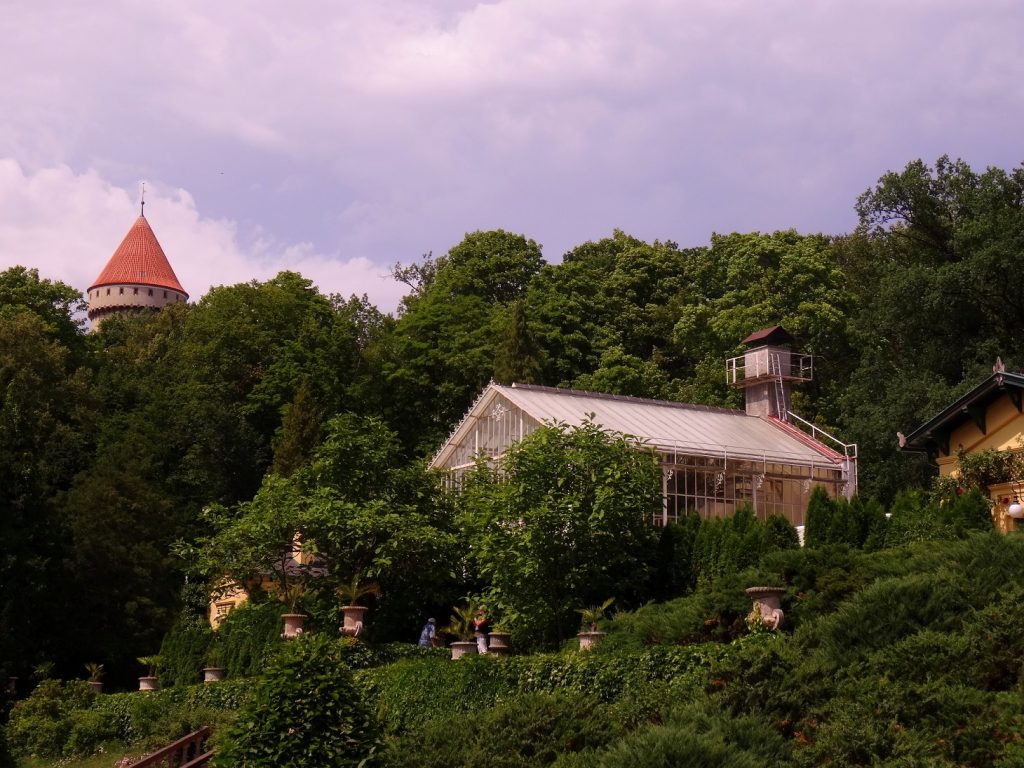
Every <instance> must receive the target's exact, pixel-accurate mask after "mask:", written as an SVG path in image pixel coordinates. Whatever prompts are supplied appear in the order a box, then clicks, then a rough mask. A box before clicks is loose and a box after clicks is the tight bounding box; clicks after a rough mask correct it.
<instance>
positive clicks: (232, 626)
mask: <svg viewBox="0 0 1024 768" xmlns="http://www.w3.org/2000/svg"><path fill="white" fill-rule="evenodd" d="M283 611H284V608H283V607H282V606H281V604H280V603H254V602H248V603H244V604H243V605H240V606H239V607H238V608H235V609H234V610H233V611H231V613H229V614H228V615H227V617H226V618H225V619H224V621H223V622H221V625H220V626H219V627H218V628H217V640H218V642H219V644H220V649H221V659H222V666H223V667H224V668H225V669H227V672H228V676H229V677H252V676H253V675H258V674H259V673H260V671H261V670H262V669H263V668H264V666H265V665H266V664H267V662H268V661H269V660H270V658H271V657H272V656H273V655H274V654H275V653H276V652H277V650H278V649H279V648H280V647H281V644H282V641H281V628H282V623H281V613H282V612H283Z"/></svg>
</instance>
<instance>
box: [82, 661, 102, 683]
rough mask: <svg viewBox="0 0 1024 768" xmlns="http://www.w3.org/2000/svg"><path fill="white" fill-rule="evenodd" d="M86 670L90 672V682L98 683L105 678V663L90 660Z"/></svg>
mask: <svg viewBox="0 0 1024 768" xmlns="http://www.w3.org/2000/svg"><path fill="white" fill-rule="evenodd" d="M85 671H86V672H88V673H89V682H90V683H98V682H99V681H100V680H102V679H103V665H102V664H99V663H97V662H95V661H90V662H88V663H87V664H86V665H85Z"/></svg>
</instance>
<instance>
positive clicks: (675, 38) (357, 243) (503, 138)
mask: <svg viewBox="0 0 1024 768" xmlns="http://www.w3.org/2000/svg"><path fill="white" fill-rule="evenodd" d="M1022 24H1024V5H1022V4H1020V3H1019V2H1017V0H992V2H987V3H983V4H978V3H967V2H964V1H963V0H927V1H926V0H863V1H862V2H857V3H854V2H849V0H846V1H843V0H817V1H816V2H814V3H807V2H806V1H805V0H773V2H770V3H765V2H762V1H759V0H687V2H675V1H673V0H649V1H647V2H642V3H637V2H629V1H628V0H560V2H557V3H556V2H551V1H550V0H497V1H496V2H473V1H472V0H378V1H377V2H373V3H337V2H334V1H333V0H308V2H303V3H300V4H294V3H293V4H282V3H277V2H272V1H271V0H250V1H249V2H245V3H241V2H238V0H223V1H222V2H218V3H211V2H208V0H175V1H174V2H172V1H171V0H153V1H152V2H147V3H138V2H130V1H129V0H112V2H111V3H108V4H102V5H100V6H96V5H95V4H93V5H82V4H74V3H66V2H62V0H33V1H32V2H29V0H12V1H11V2H9V3H8V4H7V6H6V7H5V13H4V14H3V15H0V36H2V37H3V39H4V40H5V45H4V46H2V47H0V67H2V68H3V69H4V71H6V72H11V73H15V72H16V73H18V75H17V76H16V77H14V76H12V77H7V78H2V79H0V111H2V112H3V114H4V118H5V119H4V120H3V121H0V157H9V158H13V159H14V161H15V162H16V163H17V164H18V165H19V166H20V168H21V169H22V173H23V174H24V175H25V176H26V178H35V177H37V176H38V175H39V174H44V173H46V172H48V171H52V170H53V169H59V168H61V167H66V168H67V169H68V171H69V172H70V173H71V175H72V176H74V177H75V178H79V179H88V177H89V175H90V174H95V175H97V178H98V180H99V181H98V189H97V191H98V192H99V193H101V194H102V193H103V189H102V186H103V183H104V182H105V183H106V184H107V185H109V186H110V187H112V188H113V189H114V190H115V191H116V190H132V189H134V184H135V182H136V180H137V179H139V178H149V179H152V180H154V181H156V180H159V182H160V185H158V188H157V189H156V190H155V191H157V192H158V193H159V192H160V191H161V190H167V192H166V194H167V197H168V201H167V202H168V204H169V205H171V204H172V203H174V194H173V190H174V189H176V188H182V189H187V190H189V193H190V194H191V195H192V196H193V198H194V200H195V201H196V202H193V203H192V210H193V213H194V215H195V216H196V222H204V223H209V224H210V226H211V227H213V228H218V227H223V228H225V229H226V230H228V231H230V230H231V227H233V228H234V231H233V235H231V236H230V237H229V239H228V241H227V242H228V243H229V244H231V245H232V246H233V248H234V249H235V251H239V252H242V253H244V259H242V260H241V261H240V263H241V264H244V265H245V267H244V268H243V269H241V270H239V271H243V272H244V271H245V270H246V269H249V270H252V269H256V268H258V267H260V266H261V265H262V262H261V261H260V259H262V258H263V252H262V251H261V250H260V249H259V248H258V247H256V241H258V240H260V239H262V240H264V241H266V242H267V243H273V245H270V246H268V247H269V248H270V251H271V252H273V254H274V259H283V258H287V257H284V256H281V254H284V253H286V252H287V250H288V248H289V247H292V246H295V245H297V244H302V243H306V244H308V249H309V252H310V253H312V254H319V256H315V257H313V258H315V259H319V260H320V261H321V262H322V263H323V264H324V265H335V264H350V265H352V266H351V269H353V270H356V266H355V265H357V264H361V263H363V262H362V261H360V260H364V261H365V262H366V263H367V264H377V265H380V266H378V267H376V269H377V270H382V269H383V267H384V265H387V264H390V263H394V262H395V261H399V260H400V261H406V262H407V261H409V260H410V259H414V258H417V257H418V256H419V255H420V254H422V253H424V252H426V251H433V252H435V253H439V252H443V251H445V250H447V249H448V248H450V247H451V246H452V245H454V244H455V243H457V242H458V241H459V240H460V239H461V237H462V235H463V234H464V233H465V232H467V231H472V230H475V229H485V228H490V227H503V228H506V229H512V230H515V231H519V232H523V233H525V234H527V235H528V236H530V237H532V238H534V239H536V240H537V241H539V242H542V243H544V244H545V254H546V256H547V257H548V258H550V259H557V258H558V257H559V256H560V255H561V254H562V253H563V252H564V251H565V250H568V249H569V248H571V247H573V246H574V245H576V244H578V243H580V242H582V241H584V240H586V239H589V238H593V237H600V236H602V235H606V234H608V233H610V232H611V230H612V228H614V227H620V228H622V229H625V230H626V231H629V232H630V233H631V234H634V235H637V236H639V237H643V238H648V239H652V238H655V237H659V238H667V239H672V240H676V241H678V242H680V243H681V244H683V245H699V244H702V243H706V242H707V240H708V238H709V236H710V234H711V232H713V231H733V230H738V231H749V230H753V229H761V230H772V229H781V228H787V227H796V228H798V229H801V230H803V231H826V232H833V233H838V232H842V231H847V230H848V229H850V228H851V227H852V226H853V224H854V223H855V221H854V216H853V213H852V207H853V203H854V201H855V199H856V197H857V195H858V194H859V193H861V192H862V191H864V189H866V188H867V187H868V186H870V185H871V184H872V183H873V182H874V181H875V180H876V179H877V178H878V177H879V176H880V175H882V173H884V172H885V171H886V170H890V169H898V168H901V167H902V166H903V165H905V164H906V163H907V162H908V161H910V160H913V159H916V158H919V157H920V158H924V159H925V160H929V161H932V160H934V159H935V158H936V157H938V156H939V155H940V154H943V153H949V154H951V155H953V156H959V157H963V158H964V159H965V160H967V161H968V162H970V163H972V164H974V165H976V166H984V165H988V164H993V165H1000V166H1001V167H1011V166H1014V165H1016V164H1017V163H1018V162H1019V160H1020V159H1021V158H1020V156H1019V155H1020V149H1019V146H1018V143H1017V142H1016V141H1015V140H1014V137H1013V132H1012V131H1009V130H1007V129H1006V126H1008V125H1016V124H1017V123H1019V122H1021V121H1022V120H1024V56H1021V55H1020V53H1019V48H1020V46H1019V44H1018V41H1017V37H1018V30H1019V29H1020V28H1021V26H1022ZM128 197H129V198H131V197H134V195H133V194H128ZM155 203H156V199H155V198H154V204H155ZM178 204H179V206H180V208H181V211H182V212H183V213H184V212H185V211H187V210H188V205H186V204H185V203H184V202H181V201H178ZM130 207H131V206H127V208H130ZM127 208H126V210H127ZM175 210H177V208H175ZM196 211H202V215H201V216H200V215H199V214H198V213H197V212H196ZM3 215H4V214H3V213H0V216H3ZM51 215H58V214H57V213H51ZM60 215H63V214H60ZM168 216H170V212H169V211H168ZM52 223H53V224H54V226H55V227H56V225H57V222H56V221H54V222H52ZM153 224H154V227H155V228H156V230H157V233H158V235H160V236H161V239H164V238H165V237H166V235H164V230H165V225H164V224H163V222H161V221H159V220H158V217H157V212H156V208H154V209H153ZM229 224H230V226H229ZM124 226H125V225H124V223H122V222H119V223H118V226H117V227H115V228H114V229H115V230H116V231H117V232H118V233H120V232H122V231H123V229H124ZM190 226H191V227H192V229H201V227H199V224H198V223H193V224H192V225H190ZM167 234H168V235H170V234H171V233H170V232H168V233H167ZM66 236H67V237H68V238H71V237H73V236H74V235H73V233H71V232H68V233H67V235H66ZM114 239H115V240H116V239H117V237H115V238H114ZM214 240H215V241H217V242H219V240H217V239H216V238H214ZM165 245H166V244H165ZM107 250H109V246H105V247H104V249H103V252H104V253H105V252H107ZM224 259H226V260H228V256H224ZM176 266H177V265H176ZM311 268H312V265H311ZM372 269H373V268H372V267H364V268H362V270H363V271H362V272H361V273H359V274H358V275H357V274H356V272H353V273H351V274H350V273H346V274H345V275H334V276H332V278H331V279H332V280H336V281H341V282H345V283H349V282H353V283H356V284H362V283H363V282H364V281H368V280H370V275H369V273H370V271H372ZM252 276H256V275H255V274H252V273H247V274H246V275H245V277H246V278H248V277H252ZM325 279H326V278H325ZM197 280H198V281H199V282H203V280H204V279H202V278H197ZM211 280H212V278H211ZM369 284H372V282H371V283H369Z"/></svg>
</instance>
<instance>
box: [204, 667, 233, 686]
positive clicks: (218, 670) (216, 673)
mask: <svg viewBox="0 0 1024 768" xmlns="http://www.w3.org/2000/svg"><path fill="white" fill-rule="evenodd" d="M227 673H228V671H227V670H226V669H224V667H203V682H204V683H219V682H220V681H221V680H223V679H224V676H225V675H227Z"/></svg>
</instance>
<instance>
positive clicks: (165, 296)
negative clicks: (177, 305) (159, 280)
mask: <svg viewBox="0 0 1024 768" xmlns="http://www.w3.org/2000/svg"><path fill="white" fill-rule="evenodd" d="M164 298H165V299H166V298H167V291H164Z"/></svg>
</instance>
